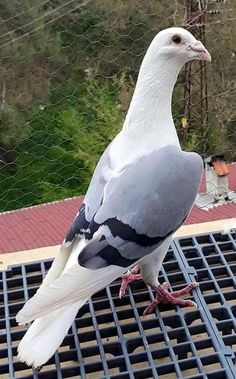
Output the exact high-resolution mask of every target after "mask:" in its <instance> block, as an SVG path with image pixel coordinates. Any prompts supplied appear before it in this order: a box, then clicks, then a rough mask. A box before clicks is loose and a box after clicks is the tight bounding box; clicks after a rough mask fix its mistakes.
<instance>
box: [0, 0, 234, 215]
mask: <svg viewBox="0 0 236 379" xmlns="http://www.w3.org/2000/svg"><path fill="white" fill-rule="evenodd" d="M218 2H220V1H216V3H218ZM82 4H83V5H82ZM184 4H185V1H181V0H179V1H173V2H172V1H167V0H158V1H157V0H146V1H143V0H129V1H124V0H117V1H115V2H114V1H112V0H99V1H98V0H94V1H93V0H92V1H84V2H82V1H75V0H71V1H62V0H48V1H43V0H41V1H39V0H11V1H9V2H7V1H5V2H2V3H1V12H0V48H1V54H0V72H1V75H0V180H1V185H0V210H1V211H5V210H11V209H16V208H21V207H25V206H29V205H34V204H40V203H45V202H49V201H53V200H57V199H62V198H66V197H71V196H76V195H79V194H84V193H85V192H86V188H87V186H88V184H89V181H90V178H91V175H92V172H93V170H94V168H95V165H96V162H97V161H98V159H99V157H100V155H101V154H102V152H103V150H104V149H105V147H106V146H107V145H108V143H109V142H110V141H111V140H112V138H113V137H114V136H115V135H116V133H117V132H118V130H119V129H120V128H121V126H122V122H123V120H124V117H125V113H126V111H127V108H128V106H129V102H130V99H131V96H132V93H133V90H134V85H135V81H136V78H137V74H138V70H139V66H140V63H141V61H142V58H143V55H144V53H145V51H146V49H147V47H148V45H149V43H150V42H151V40H152V38H153V37H154V35H155V34H156V33H157V32H158V31H159V30H160V29H163V28H165V27H169V26H173V25H182V24H183V19H184V13H185V7H184ZM224 4H225V6H224V7H222V10H221V12H220V13H219V14H216V15H215V16H214V15H212V14H209V17H208V15H207V19H206V36H207V47H208V48H209V50H210V52H211V54H212V56H213V64H212V65H210V66H209V67H208V89H209V110H210V113H209V125H208V128H207V131H206V138H205V140H203V139H202V138H201V135H200V133H199V131H198V129H197V128H196V127H191V122H190V128H189V131H188V135H187V136H186V135H184V134H183V133H182V131H181V123H180V120H181V117H182V114H183V90H182V89H183V80H184V73H182V74H181V75H180V77H179V84H178V85H177V86H176V89H175V92H174V99H173V114H174V118H175V123H176V127H177V129H178V131H179V135H180V138H181V140H182V144H183V146H184V147H185V148H186V149H189V150H195V151H198V152H199V153H202V152H203V151H206V149H203V146H206V144H207V154H211V153H222V152H223V153H226V155H227V158H228V160H231V161H233V160H235V159H236V152H235V146H236V129H235V128H236V107H235V101H236V80H235V79H236V75H235V74H236V55H235V54H236V48H235V41H236V27H235V26H236V1H235V0H227V4H226V2H225V1H224ZM190 121H191V120H190Z"/></svg>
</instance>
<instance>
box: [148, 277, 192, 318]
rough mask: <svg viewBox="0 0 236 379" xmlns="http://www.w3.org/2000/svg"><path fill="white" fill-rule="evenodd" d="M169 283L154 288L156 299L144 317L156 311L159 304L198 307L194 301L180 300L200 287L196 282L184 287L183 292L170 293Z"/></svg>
mask: <svg viewBox="0 0 236 379" xmlns="http://www.w3.org/2000/svg"><path fill="white" fill-rule="evenodd" d="M168 287H169V285H168V283H166V282H165V283H163V284H160V285H159V286H158V287H153V289H154V291H155V292H156V298H155V300H153V301H152V302H151V304H150V305H149V306H148V307H147V308H146V309H145V311H144V312H143V315H144V316H145V315H147V314H150V313H152V312H153V311H154V309H155V308H156V306H157V304H160V303H163V304H168V303H169V304H174V305H181V306H182V307H196V308H197V304H196V303H195V302H194V301H192V300H183V299H180V296H182V295H186V294H188V293H189V292H190V291H191V290H192V289H194V288H197V287H199V284H198V283H196V282H192V283H190V284H188V285H187V286H186V287H184V288H183V289H182V290H179V291H175V292H169V291H168Z"/></svg>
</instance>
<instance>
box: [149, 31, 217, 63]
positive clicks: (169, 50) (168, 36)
mask: <svg viewBox="0 0 236 379" xmlns="http://www.w3.org/2000/svg"><path fill="white" fill-rule="evenodd" d="M150 47H151V48H152V50H155V52H156V54H157V55H158V57H157V58H160V57H163V58H164V57H165V58H167V59H168V60H169V59H170V60H175V61H176V60H177V61H179V63H180V64H182V65H183V64H184V63H186V62H189V61H191V60H194V59H197V60H203V61H207V62H211V56H210V54H209V52H208V51H207V49H206V48H205V46H204V45H203V43H202V42H201V41H198V40H196V38H195V37H194V36H193V35H192V34H191V33H190V32H189V31H188V30H186V29H183V28H178V27H173V28H168V29H164V30H162V31H160V32H159V33H158V34H157V35H156V37H155V38H154V40H153V41H152V44H151V46H150Z"/></svg>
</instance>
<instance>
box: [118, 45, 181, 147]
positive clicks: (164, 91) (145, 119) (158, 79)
mask: <svg viewBox="0 0 236 379" xmlns="http://www.w3.org/2000/svg"><path fill="white" fill-rule="evenodd" d="M152 50H153V49H152V45H151V46H150V47H149V49H148V51H147V53H146V56H145V57H144V60H143V63H142V65H141V68H140V72H139V76H138V81H137V84H136V88H135V91H134V94H133V98H132V101H131V103H130V107H129V110H128V113H127V116H126V119H125V122H124V126H123V130H122V132H123V133H125V134H126V135H130V137H132V138H134V135H136V136H137V138H140V137H143V139H145V138H146V137H147V138H148V136H150V137H151V136H152V138H153V137H154V138H156V142H157V144H158V146H161V145H166V144H167V143H168V144H174V145H179V140H178V136H177V133H176V129H175V125H174V121H173V117H172V112H171V100H172V92H173V88H174V85H175V82H176V79H177V76H178V73H179V71H180V69H181V67H182V66H183V62H180V61H178V60H177V59H176V60H175V59H171V60H167V58H166V57H161V56H160V57H157V56H156V54H153V51H152ZM155 136H156V137H155ZM157 140H158V141H157Z"/></svg>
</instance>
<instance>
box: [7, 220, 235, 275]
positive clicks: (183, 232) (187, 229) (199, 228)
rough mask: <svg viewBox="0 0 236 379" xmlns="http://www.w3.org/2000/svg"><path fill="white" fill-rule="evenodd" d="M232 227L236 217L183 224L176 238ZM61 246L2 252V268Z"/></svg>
mask: <svg viewBox="0 0 236 379" xmlns="http://www.w3.org/2000/svg"><path fill="white" fill-rule="evenodd" d="M232 228H236V218H231V219H226V220H218V221H210V222H204V223H201V224H191V225H183V226H181V228H179V230H177V232H176V233H175V234H174V238H176V237H186V236H191V235H194V234H201V233H212V232H221V233H223V234H226V233H229V231H230V230H231V229H232ZM59 248H60V245H56V246H48V247H42V248H38V249H32V250H25V251H17V252H15V253H8V254H1V255H0V270H6V269H7V267H8V266H12V265H15V264H20V263H26V262H33V261H40V260H43V259H50V258H54V257H55V256H56V254H57V252H58V250H59Z"/></svg>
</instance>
